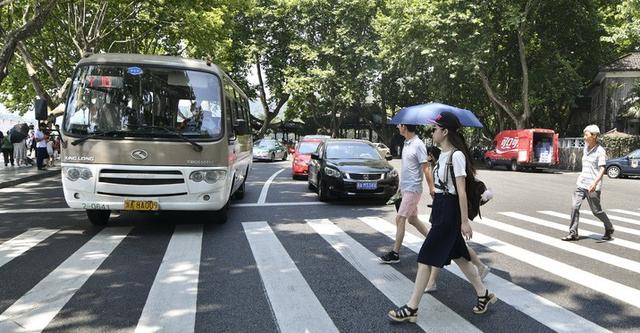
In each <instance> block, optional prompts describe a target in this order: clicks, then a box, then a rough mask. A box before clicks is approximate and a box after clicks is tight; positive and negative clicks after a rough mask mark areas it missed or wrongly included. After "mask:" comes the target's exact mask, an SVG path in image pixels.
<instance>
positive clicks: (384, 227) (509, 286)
mask: <svg viewBox="0 0 640 333" xmlns="http://www.w3.org/2000/svg"><path fill="white" fill-rule="evenodd" d="M360 220H361V221H362V222H364V223H366V224H367V225H368V226H369V227H371V228H372V229H374V230H376V231H378V232H380V233H382V234H384V235H386V236H387V237H389V238H391V239H395V235H396V228H395V226H394V225H392V224H391V223H389V222H388V221H386V220H384V219H381V218H378V217H363V218H360ZM427 224H428V222H427ZM423 242H424V239H423V238H421V237H418V236H415V235H413V234H411V233H405V236H404V241H403V245H404V246H406V247H408V248H409V249H411V251H413V252H415V253H419V252H420V247H421V246H422V243H423ZM445 269H447V270H449V271H450V272H452V273H453V274H455V275H457V276H458V277H460V278H461V279H466V277H465V276H464V273H462V271H461V270H460V269H459V268H458V267H457V266H455V265H449V266H445ZM485 285H486V286H487V288H488V289H490V290H491V292H493V293H495V294H496V295H498V296H499V297H500V300H502V301H504V302H506V303H507V304H509V305H511V306H513V307H514V308H516V309H518V310H519V311H521V312H522V313H524V314H526V315H528V316H530V317H531V318H533V319H535V320H537V321H538V322H540V323H542V324H543V325H546V326H547V327H549V328H550V329H552V330H554V331H556V332H608V330H607V329H605V328H603V327H600V326H598V325H596V324H594V323H592V322H590V321H588V320H586V319H584V318H582V317H580V316H578V315H576V314H575V313H573V312H571V311H569V310H566V309H565V308H563V307H561V306H559V305H558V304H556V303H554V302H551V301H549V300H547V299H545V298H543V297H540V296H538V295H535V294H533V293H531V292H529V291H527V290H526V289H524V288H521V287H519V286H517V285H515V284H513V283H511V282H509V281H507V280H504V279H502V278H500V277H498V276H496V275H493V274H491V273H489V275H487V277H486V278H485Z"/></svg>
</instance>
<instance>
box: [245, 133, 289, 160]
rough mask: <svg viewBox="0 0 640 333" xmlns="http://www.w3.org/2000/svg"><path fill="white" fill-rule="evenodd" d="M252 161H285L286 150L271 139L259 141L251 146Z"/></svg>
mask: <svg viewBox="0 0 640 333" xmlns="http://www.w3.org/2000/svg"><path fill="white" fill-rule="evenodd" d="M253 159H254V160H268V161H271V162H273V161H275V160H283V161H284V160H286V159H287V148H286V147H285V146H283V145H282V144H281V143H280V142H278V141H277V140H273V139H261V140H258V141H256V142H255V143H254V144H253Z"/></svg>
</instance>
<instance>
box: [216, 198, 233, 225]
mask: <svg viewBox="0 0 640 333" xmlns="http://www.w3.org/2000/svg"><path fill="white" fill-rule="evenodd" d="M228 215H229V201H227V203H226V204H225V205H224V206H223V207H222V208H220V209H218V210H216V211H214V212H213V222H214V223H215V224H225V223H227V218H228Z"/></svg>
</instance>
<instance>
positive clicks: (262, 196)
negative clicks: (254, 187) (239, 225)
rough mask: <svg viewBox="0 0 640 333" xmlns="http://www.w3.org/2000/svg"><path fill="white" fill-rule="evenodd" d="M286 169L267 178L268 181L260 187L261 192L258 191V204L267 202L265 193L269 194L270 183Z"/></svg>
mask: <svg viewBox="0 0 640 333" xmlns="http://www.w3.org/2000/svg"><path fill="white" fill-rule="evenodd" d="M284 170H286V169H280V170H278V171H276V173H274V174H273V175H271V177H269V179H268V180H267V182H266V183H265V184H264V186H263V187H262V191H260V198H258V204H263V203H265V201H266V200H267V193H268V192H269V186H271V182H273V180H274V179H275V178H276V177H278V175H279V174H280V173H282V171H284Z"/></svg>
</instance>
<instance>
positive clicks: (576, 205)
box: [562, 125, 614, 241]
mask: <svg viewBox="0 0 640 333" xmlns="http://www.w3.org/2000/svg"><path fill="white" fill-rule="evenodd" d="M583 133H584V152H583V154H582V172H581V173H580V176H578V181H577V183H576V185H577V188H576V190H575V191H574V192H573V199H572V201H573V202H572V207H571V208H572V211H571V225H570V226H569V234H568V235H567V236H565V237H563V238H562V240H564V241H576V240H578V239H580V237H579V236H578V220H579V219H580V206H581V205H582V201H583V200H584V199H587V202H588V203H589V207H591V212H593V215H594V216H596V217H597V218H598V219H600V221H602V223H604V230H605V232H604V236H602V240H611V235H612V234H613V231H614V230H613V224H611V221H609V217H608V216H607V214H606V213H605V212H604V210H602V207H601V206H600V194H601V190H602V177H603V176H604V173H605V164H606V160H607V155H606V152H605V150H604V148H602V146H600V145H599V144H598V135H600V129H599V128H598V126H596V125H589V126H587V127H586V128H585V129H584V131H583Z"/></svg>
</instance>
